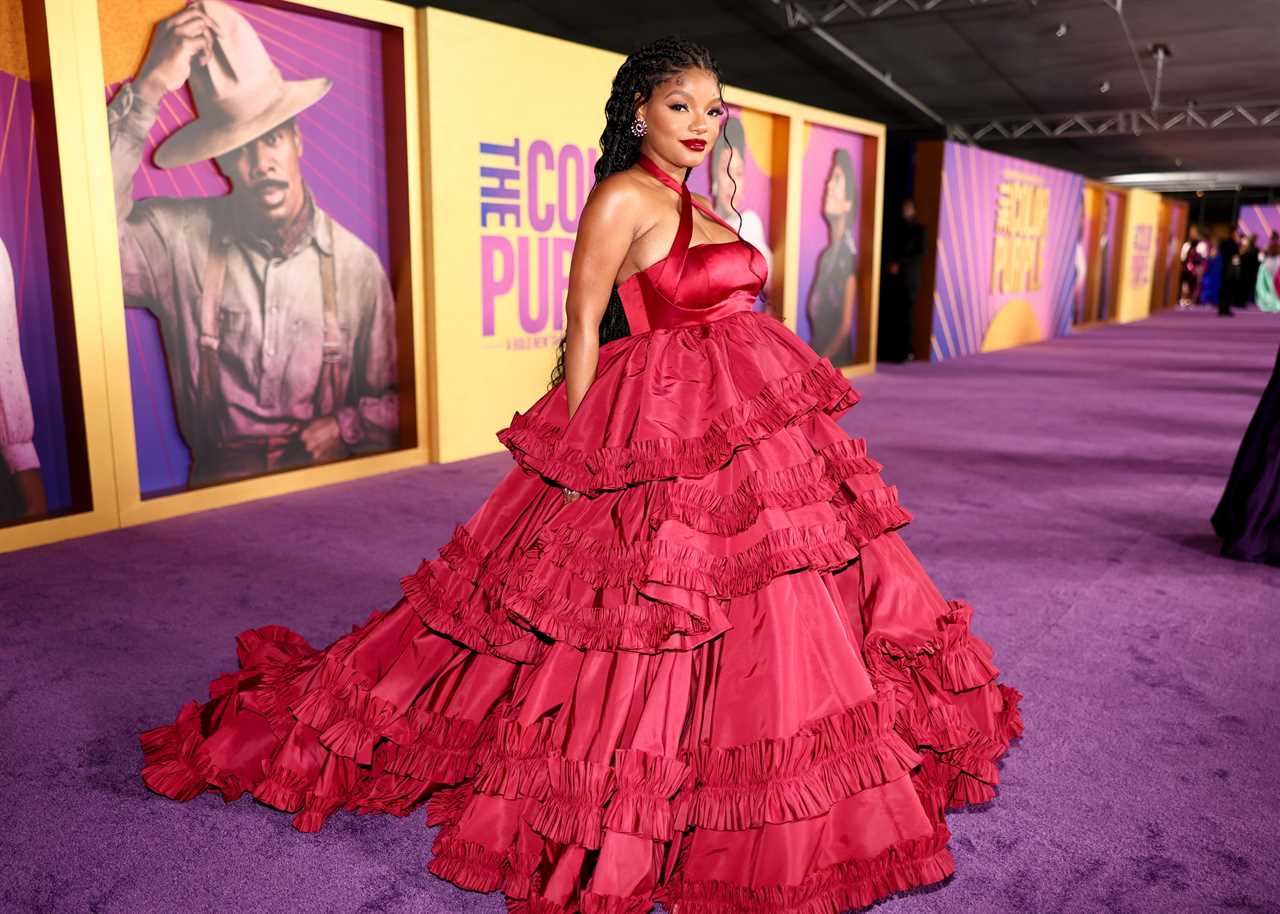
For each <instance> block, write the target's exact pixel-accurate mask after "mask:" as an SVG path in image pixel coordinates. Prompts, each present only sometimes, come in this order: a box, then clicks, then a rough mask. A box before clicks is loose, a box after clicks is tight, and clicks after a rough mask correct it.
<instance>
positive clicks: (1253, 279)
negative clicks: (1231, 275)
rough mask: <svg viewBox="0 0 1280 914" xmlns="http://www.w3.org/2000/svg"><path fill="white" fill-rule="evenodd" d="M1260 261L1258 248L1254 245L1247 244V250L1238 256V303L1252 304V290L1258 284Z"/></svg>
mask: <svg viewBox="0 0 1280 914" xmlns="http://www.w3.org/2000/svg"><path fill="white" fill-rule="evenodd" d="M1260 263H1261V261H1259V260H1258V248H1257V247H1256V246H1254V245H1250V246H1249V250H1248V251H1247V252H1245V253H1244V254H1243V255H1241V258H1240V284H1241V286H1242V288H1241V290H1240V304H1241V305H1251V304H1253V290H1254V288H1255V287H1256V286H1257V285H1258V267H1259V265H1260Z"/></svg>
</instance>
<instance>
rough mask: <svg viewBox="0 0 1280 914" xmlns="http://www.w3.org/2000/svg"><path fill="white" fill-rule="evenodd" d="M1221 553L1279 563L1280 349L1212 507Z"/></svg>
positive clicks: (1273, 563) (1271, 563)
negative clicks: (1222, 488) (1228, 474)
mask: <svg viewBox="0 0 1280 914" xmlns="http://www.w3.org/2000/svg"><path fill="white" fill-rule="evenodd" d="M1213 529H1214V532H1216V533H1217V534H1218V536H1219V537H1221V538H1222V554H1223V555H1228V556H1231V557H1232V558H1237V559H1244V560H1245V561H1249V562H1266V563H1267V564H1268V565H1280V351H1277V352H1276V365H1275V368H1274V369H1272V372H1271V380H1270V381H1269V382H1268V383H1267V387H1266V390H1264V391H1263V392H1262V400H1261V401H1260V402H1259V403H1258V409H1257V412H1255V413H1254V414H1253V421H1251V422H1250V423H1249V428H1248V429H1247V430H1246V431H1245V433H1244V440H1243V441H1241V442H1240V452H1239V453H1238V454H1236V462H1235V465H1234V466H1233V467H1232V468H1231V477H1230V478H1229V479H1228V480H1227V488H1226V491H1225V492H1223V493H1222V501H1220V502H1219V503H1218V509H1217V510H1216V511H1214V512H1213Z"/></svg>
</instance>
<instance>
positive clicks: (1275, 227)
mask: <svg viewBox="0 0 1280 914" xmlns="http://www.w3.org/2000/svg"><path fill="white" fill-rule="evenodd" d="M1237 221H1238V222H1239V223H1240V227H1241V228H1242V229H1244V230H1245V231H1246V232H1248V233H1249V234H1250V235H1257V236H1258V249H1259V250H1266V247H1267V239H1268V238H1270V237H1271V233H1272V232H1280V203H1271V204H1268V205H1266V206H1242V207H1240V218H1239V219H1238V220H1237Z"/></svg>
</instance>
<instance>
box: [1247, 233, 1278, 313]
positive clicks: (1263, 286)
mask: <svg viewBox="0 0 1280 914" xmlns="http://www.w3.org/2000/svg"><path fill="white" fill-rule="evenodd" d="M1277 276H1280V235H1278V234H1276V233H1275V232H1272V233H1271V240H1270V242H1269V243H1268V244H1267V249H1266V251H1265V252H1263V255H1262V262H1261V263H1260V264H1259V265H1258V278H1257V279H1256V280H1255V281H1254V286H1253V297H1254V300H1255V301H1256V302H1257V304H1258V308H1259V309H1260V310H1262V311H1280V291H1278V289H1280V284H1278V283H1277V282H1276V277H1277Z"/></svg>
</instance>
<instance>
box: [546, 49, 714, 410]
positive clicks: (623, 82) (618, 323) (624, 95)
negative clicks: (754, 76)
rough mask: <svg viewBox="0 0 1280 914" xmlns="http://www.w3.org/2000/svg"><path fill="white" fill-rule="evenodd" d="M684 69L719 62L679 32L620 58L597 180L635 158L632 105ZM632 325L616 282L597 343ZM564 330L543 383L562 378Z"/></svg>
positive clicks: (636, 140)
mask: <svg viewBox="0 0 1280 914" xmlns="http://www.w3.org/2000/svg"><path fill="white" fill-rule="evenodd" d="M685 70H706V71H707V72H709V73H712V74H714V76H715V78H716V82H719V81H720V67H719V66H718V65H717V64H716V62H715V58H713V57H712V56H711V52H710V51H708V50H707V49H706V48H704V47H703V46H702V45H699V44H694V43H693V42H691V41H685V40H683V39H681V38H674V37H669V38H660V39H658V40H657V41H654V42H651V43H650V44H647V45H645V46H644V47H642V48H640V49H639V50H638V51H636V52H635V53H634V54H632V55H631V56H630V57H628V58H627V59H626V60H624V61H623V62H622V66H621V67H619V68H618V73H617V75H616V76H614V78H613V89H612V91H611V92H610V93H609V100H608V101H607V102H605V105H604V132H603V133H601V134H600V158H599V159H598V160H596V183H597V184H598V183H600V182H601V181H603V180H604V179H605V178H607V177H609V175H612V174H616V173H617V172H619V171H626V170H627V169H628V168H630V167H631V166H632V165H634V164H635V163H636V162H637V161H638V160H639V158H640V137H637V136H635V135H634V134H632V132H631V123H632V122H633V121H634V120H635V118H636V109H637V108H639V107H640V106H641V105H642V104H644V103H645V102H646V101H648V100H649V97H650V96H651V95H652V94H653V90H654V89H656V88H657V87H658V86H660V85H662V84H663V83H664V82H666V81H667V80H668V79H671V78H672V77H673V76H676V75H677V74H679V73H682V72H684V71H685ZM630 333H631V325H630V324H628V323H627V314H626V311H624V310H623V307H622V299H621V297H619V295H618V289H617V287H616V286H615V287H614V289H613V291H612V293H610V295H609V305H608V307H607V308H605V312H604V316H603V317H601V319H600V345H601V346H603V345H604V344H605V343H609V342H612V341H613V340H617V339H621V338H622V337H624V336H629V335H630ZM565 339H566V336H561V337H560V342H559V343H558V344H557V346H556V364H555V368H554V369H553V370H552V372H551V379H550V382H549V384H548V388H551V387H555V386H556V385H557V384H559V383H560V382H561V381H563V380H564V350H565Z"/></svg>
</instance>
